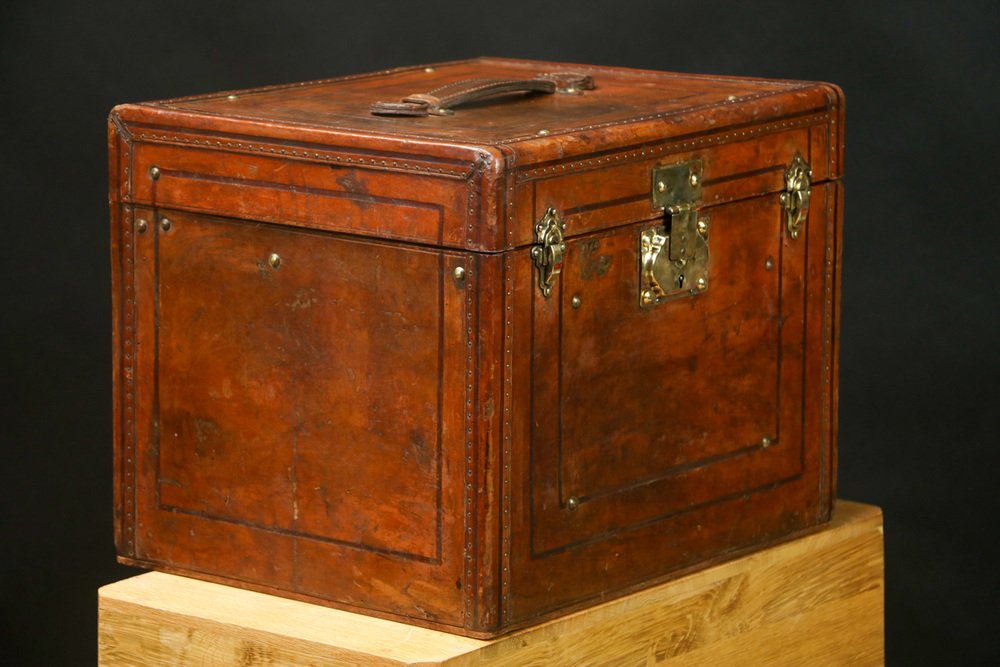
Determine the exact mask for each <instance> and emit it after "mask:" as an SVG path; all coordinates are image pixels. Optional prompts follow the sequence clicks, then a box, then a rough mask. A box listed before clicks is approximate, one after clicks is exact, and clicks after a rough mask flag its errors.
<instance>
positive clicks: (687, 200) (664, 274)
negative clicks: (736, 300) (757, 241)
mask: <svg viewBox="0 0 1000 667" xmlns="http://www.w3.org/2000/svg"><path fill="white" fill-rule="evenodd" d="M701 181H702V161H701V160H699V159H694V160H690V161H687V162H680V163H677V164H671V165H663V166H660V167H656V168H655V169H653V192H652V197H653V205H654V206H658V207H659V206H662V207H663V209H664V211H665V212H666V213H667V214H669V218H668V219H667V220H666V221H665V224H662V225H655V226H653V227H649V228H646V229H643V230H641V231H640V232H639V258H640V260H639V261H640V266H639V305H640V306H641V307H643V308H649V307H652V306H655V305H658V304H660V303H663V302H664V301H667V300H668V299H673V298H677V297H681V296H688V295H692V294H698V293H699V292H703V291H704V290H706V289H708V264H709V247H708V218H707V217H705V216H702V215H700V214H699V212H698V204H699V203H700V200H701Z"/></svg>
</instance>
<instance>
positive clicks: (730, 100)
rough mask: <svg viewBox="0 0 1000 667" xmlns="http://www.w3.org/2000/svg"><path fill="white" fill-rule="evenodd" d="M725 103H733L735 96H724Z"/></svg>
mask: <svg viewBox="0 0 1000 667" xmlns="http://www.w3.org/2000/svg"><path fill="white" fill-rule="evenodd" d="M726 101H727V102H735V101H736V96H735V95H727V96H726Z"/></svg>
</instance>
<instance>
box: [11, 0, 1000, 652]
mask: <svg viewBox="0 0 1000 667" xmlns="http://www.w3.org/2000/svg"><path fill="white" fill-rule="evenodd" d="M991 4H993V3H990V2H978V3H974V2H962V3H959V2H953V3H945V2H941V3H927V2H913V1H911V2H885V3H878V2H873V1H868V2H837V3H826V4H825V5H822V6H816V7H810V6H808V5H806V4H803V3H801V2H792V1H791V0H788V1H785V2H740V3H720V2H705V1H695V0H688V1H687V2H648V3H637V2H630V1H627V0H618V1H617V2H609V3H606V4H599V3H593V4H592V3H588V2H582V1H580V0H576V1H574V2H569V1H565V2H544V1H540V0H539V1H536V2H524V3H520V2H514V1H512V0H507V1H506V2H503V3H499V2H494V3H490V4H489V5H488V6H487V5H485V4H484V5H482V6H480V5H479V4H477V3H472V2H459V1H457V0H455V1H452V2H438V1H433V2H432V1H429V0H424V1H413V2H407V3H386V2H378V1H373V0H368V1H366V2H354V3H351V4H350V5H347V4H341V3H334V2H298V1H295V0H284V1H282V2H263V1H249V0H244V1H242V2H219V3H210V2H208V1H207V0H203V1H202V2H188V1H178V0H173V1H167V0H164V1H162V2H156V3H145V2H131V3H125V2H107V1H98V0H89V1H82V0H75V1H66V2H45V1H43V0H34V1H32V2H20V1H12V0H6V1H5V2H4V3H3V6H2V8H0V21H2V24H0V25H2V27H0V54H2V65H0V73H2V77H0V84H2V85H0V118H2V123H0V128H2V133H3V138H2V140H0V146H2V148H0V151H2V153H0V154H2V160H0V188H2V200H0V203H2V208H0V215H2V221H0V225H2V227H0V244H2V245H0V270H2V282H0V290H2V295H3V299H2V304H0V323H2V345H3V348H2V349H3V363H2V367H0V368H2V371H0V373H2V379H3V395H2V398H0V410H2V419H0V438H2V450H0V451H2V456H3V458H2V464H0V470H2V480H0V481H2V486H0V488H2V493H3V498H2V505H0V508H2V509H0V516H2V519H0V520H2V531H0V536H2V537H0V539H2V543H0V556H2V559H3V569H2V600H3V618H2V629H3V633H4V635H5V637H4V638H3V644H2V646H3V654H4V655H8V656H23V657H22V658H20V659H17V658H15V660H14V662H7V664H45V665H61V664H81V665H84V664H93V662H94V660H95V655H96V652H95V645H96V589H97V587H98V586H99V585H101V584H105V583H108V582H111V581H114V580H116V579H120V578H123V577H126V576H129V575H131V574H133V573H134V571H133V570H130V569H127V568H124V567H121V566H118V565H116V564H115V558H114V549H113V546H112V527H111V384H110V377H111V372H110V369H111V354H110V347H111V342H110V299H109V295H110V289H109V287H110V284H109V259H108V257H109V255H108V223H107V199H106V179H107V170H106V167H105V164H106V154H105V150H106V148H105V147H106V144H105V118H106V115H107V112H108V110H109V109H110V108H111V107H112V105H114V104H116V103H119V102H125V101H139V100H146V99H155V98H163V97H171V96H177V95H182V94H193V93H198V92H210V91H213V90H217V89H230V88H238V87H244V86H256V85H262V84H271V83H280V82H288V81H295V80H305V79H310V78H322V77H328V76H332V75H338V74H347V73H353V72H361V71H366V70H371V69H375V68H384V67H390V66H396V65H402V64H414V63H421V62H429V61H436V60H448V59H456V58H463V57H467V56H473V55H479V54H489V55H509V56H523V57H530V58H542V59H554V60H564V61H576V62H583V63H600V64H612V65H625V66H629V67H640V68H652V69H673V70H678V71H690V72H709V73H720V74H721V73H725V74H746V75H755V76H771V77H782V78H800V79H822V80H828V81H833V82H836V83H838V84H840V85H841V86H842V87H843V88H844V89H845V90H846V92H847V99H848V111H847V118H848V121H847V157H846V165H847V167H846V168H847V178H846V182H847V205H846V227H845V241H844V272H843V273H844V280H843V324H842V327H843V329H842V330H843V336H842V345H841V359H842V361H841V413H840V495H841V497H844V498H851V499H856V500H861V501H865V502H869V503H874V504H877V505H880V506H882V507H883V508H884V510H885V514H886V521H885V523H886V533H885V536H886V553H887V582H888V584H887V594H886V597H887V628H888V654H889V658H890V661H891V663H893V664H897V665H916V664H970V663H975V662H979V661H987V660H988V656H989V657H995V656H994V655H993V654H994V653H995V652H996V651H995V649H996V644H997V640H996V635H995V632H996V628H995V627H994V625H995V624H994V623H993V621H994V617H995V615H996V612H997V593H998V592H1000V580H998V576H997V572H996V568H997V564H998V563H1000V553H998V547H997V546H996V541H995V540H994V538H993V535H992V532H993V531H994V530H995V528H996V516H997V509H998V503H997V500H996V497H995V493H996V492H995V485H996V481H995V480H996V470H997V463H998V456H997V449H998V445H1000V442H998V441H1000V438H998V429H997V423H998V417H997V412H996V411H997V409H998V408H1000V401H998V393H997V390H996V389H995V386H996V385H995V382H996V377H997V375H998V371H1000V360H998V352H997V343H998V336H997V318H996V314H997V303H998V300H997V296H998V287H997V286H998V284H1000V280H998V278H997V274H996V269H997V262H996V259H995V255H996V251H997V249H998V234H1000V231H998V229H1000V224H998V220H997V218H998V216H997V214H996V210H997V203H996V201H997V197H996V193H995V190H994V188H995V187H996V186H995V182H996V180H997V179H996V177H995V175H994V174H993V173H992V168H993V166H994V165H995V163H996V160H997V156H998V150H997V149H998V146H997V144H998V142H997V132H996V130H995V129H994V128H995V126H996V121H997V116H998V113H997V95H996V92H995V90H996V88H997V86H998V84H1000V82H998V81H997V64H998V58H997V50H998V46H997V45H998V42H1000V29H998V28H1000V26H998V16H1000V12H998V11H996V7H995V6H993V7H992V9H991V8H990V6H991Z"/></svg>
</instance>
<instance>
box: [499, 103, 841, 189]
mask: <svg viewBox="0 0 1000 667" xmlns="http://www.w3.org/2000/svg"><path fill="white" fill-rule="evenodd" d="M829 118H830V114H828V113H822V114H816V115H812V116H804V117H802V118H796V119H794V120H787V121H781V122H778V123H765V124H763V125H758V126H756V127H753V128H749V129H745V130H737V131H733V132H722V133H720V134H715V135H711V136H708V137H699V138H697V139H690V140H687V141H671V140H669V139H668V140H667V141H665V142H664V143H662V144H659V145H656V146H650V147H648V148H642V149H638V150H631V151H624V152H621V153H612V154H608V155H602V156H601V157H596V158H587V159H581V160H575V161H568V162H563V163H561V164H553V165H549V166H546V167H538V168H535V169H526V170H524V171H521V172H519V173H518V175H517V181H518V183H523V182H525V181H530V180H536V179H539V178H545V177H549V176H554V175H556V174H562V173H566V172H571V171H585V170H588V169H599V168H601V167H602V166H604V165H607V164H610V163H614V162H618V163H623V164H626V163H628V162H633V161H642V160H646V159H649V158H652V157H655V156H657V155H662V154H667V153H677V152H682V151H684V150H686V149H696V148H701V147H703V146H711V145H713V144H722V143H726V142H729V141H734V140H739V139H742V138H747V137H756V136H760V135H763V134H771V133H775V132H781V131H783V130H787V129H791V128H797V127H807V126H810V125H819V124H822V123H825V122H828V121H829Z"/></svg>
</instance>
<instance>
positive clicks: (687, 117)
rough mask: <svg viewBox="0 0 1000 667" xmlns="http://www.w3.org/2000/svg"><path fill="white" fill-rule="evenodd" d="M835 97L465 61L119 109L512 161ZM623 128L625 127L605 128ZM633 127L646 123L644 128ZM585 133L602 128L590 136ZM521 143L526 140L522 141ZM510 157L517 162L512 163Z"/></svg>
mask: <svg viewBox="0 0 1000 667" xmlns="http://www.w3.org/2000/svg"><path fill="white" fill-rule="evenodd" d="M562 73H572V74H574V75H575V74H581V75H589V76H590V77H592V80H593V83H594V88H593V89H591V90H585V91H582V92H580V93H579V94H559V93H556V94H527V95H525V94H508V95H501V96H499V97H494V98H490V99H486V100H480V101H474V102H472V103H469V104H465V105H462V106H459V107H457V108H456V109H455V110H454V113H452V114H451V115H444V116H442V115H429V116H424V117H401V116H384V115H382V116H380V115H374V114H372V113H371V107H372V105H373V104H375V103H376V102H399V101H400V100H402V99H403V98H406V97H408V96H411V95H414V94H423V93H430V92H432V91H434V90H435V89H438V88H440V87H441V86H445V85H447V84H452V83H455V82H459V81H464V80H468V79H480V80H483V79H532V78H534V77H537V76H538V75H541V74H562ZM839 96H840V93H839V91H838V90H837V89H836V88H835V87H834V86H830V85H828V84H817V83H811V82H802V81H779V80H768V79H755V78H742V77H725V76H705V75H694V74H677V73H669V72H655V71H647V70H636V69H626V68H609V67H594V66H590V65H576V64H567V63H551V62H542V61H522V60H511V59H503V58H476V59H472V60H466V61H458V62H450V63H442V64H436V65H430V66H423V65H421V66H416V67H407V68H399V69H391V70H384V71H381V72H374V73H369V74H361V75H355V76H346V77H339V78H333V79H325V80H321V81H313V82H306V83H297V84H288V85H279V86H270V87H264V88H255V89H249V90H242V91H226V92H222V93H214V94H208V95H199V96H192V97H183V98H177V99H172V100H163V101H158V102H149V103H144V104H141V105H133V106H132V107H131V113H128V114H127V115H128V116H130V117H131V120H139V121H146V122H149V123H151V124H155V125H173V126H175V127H190V128H200V129H207V130H216V131H240V130H243V131H246V130H247V128H248V126H254V125H256V126H258V129H257V130H256V131H254V132H252V134H261V131H260V129H259V126H260V125H261V124H264V125H265V126H266V127H267V130H266V131H265V132H264V134H268V135H270V136H274V137H275V138H279V136H280V135H282V134H285V133H284V132H282V130H283V129H284V130H288V129H294V128H297V129H298V131H299V132H300V133H301V132H303V131H305V132H307V133H309V134H311V133H312V132H320V133H331V132H332V133H336V134H341V135H343V134H346V135H361V136H377V137H381V138H385V139H394V138H395V139H399V140H402V141H407V140H409V141H413V140H416V141H418V142H421V143H423V142H427V143H431V144H445V145H450V146H497V147H499V146H502V145H505V144H525V143H527V144H528V145H525V146H524V147H523V148H524V149H527V150H526V152H525V156H524V157H530V158H531V159H529V160H528V162H529V163H530V162H537V161H543V160H546V159H553V158H556V157H566V156H567V155H573V154H579V153H582V152H584V151H583V150H582V148H583V147H584V146H585V147H586V149H587V152H591V151H593V150H594V149H595V148H599V147H598V146H597V145H596V144H608V147H614V146H616V145H617V146H621V145H623V143H627V142H628V141H632V142H634V141H642V140H643V139H644V138H648V139H657V138H659V139H662V138H666V137H672V136H677V135H683V134H685V133H687V132H689V131H690V130H691V128H697V129H698V130H701V131H704V130H718V129H721V128H724V127H727V126H731V125H740V124H746V123H748V122H751V123H758V122H764V121H766V120H768V119H773V118H778V117H787V116H789V115H790V114H797V113H798V114H802V113H808V112H810V111H819V110H825V111H829V110H830V109H831V107H832V106H833V105H835V104H837V102H836V98H838V97H839ZM623 126H625V127H626V133H625V134H622V135H621V136H619V134H620V132H615V131H613V129H614V128H617V129H619V130H621V129H622V127H623ZM642 126H647V131H646V132H644V131H643V130H642V129H641V127H642ZM597 129H601V130H602V131H601V132H594V130H597ZM649 130H651V131H652V132H651V133H650V132H649ZM644 134H648V135H649V136H648V137H643V136H642V135H644ZM286 136H288V137H289V138H293V136H294V135H287V134H286ZM595 142H596V143H595ZM532 143H535V144H537V145H535V146H534V147H532V146H531V144H532ZM574 144H578V145H574ZM521 152H522V151H521V150H520V149H519V150H518V153H521ZM518 162H519V164H521V165H524V164H525V160H524V159H519V160H518Z"/></svg>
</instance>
